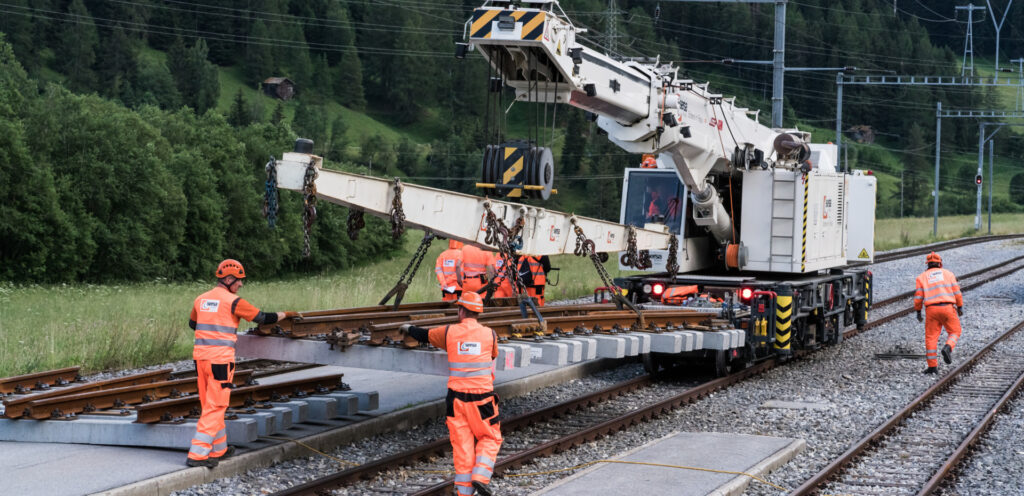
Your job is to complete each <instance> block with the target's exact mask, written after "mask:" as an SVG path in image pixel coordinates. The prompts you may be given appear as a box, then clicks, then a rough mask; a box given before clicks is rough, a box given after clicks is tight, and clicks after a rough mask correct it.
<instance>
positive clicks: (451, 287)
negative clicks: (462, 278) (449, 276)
mask: <svg viewBox="0 0 1024 496" xmlns="http://www.w3.org/2000/svg"><path fill="white" fill-rule="evenodd" d="M455 289H456V288H455V286H448V287H447V288H444V292H445V293H454V292H455Z"/></svg>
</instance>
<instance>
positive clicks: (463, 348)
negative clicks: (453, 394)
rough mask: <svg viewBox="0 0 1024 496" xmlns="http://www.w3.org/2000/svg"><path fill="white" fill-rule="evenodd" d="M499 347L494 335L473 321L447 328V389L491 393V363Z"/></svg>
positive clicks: (492, 377) (492, 367)
mask: <svg viewBox="0 0 1024 496" xmlns="http://www.w3.org/2000/svg"><path fill="white" fill-rule="evenodd" d="M497 346H498V342H497V338H496V336H495V334H494V331H493V330H491V328H489V327H485V326H483V325H481V324H480V323H479V322H477V321H476V319H465V320H463V321H462V322H459V323H458V324H452V325H450V326H448V331H447V333H446V335H445V350H447V352H448V388H449V389H451V390H453V391H462V392H473V393H480V392H487V391H493V390H494V359H493V358H492V356H493V355H494V354H495V353H494V351H495V349H496V347H497Z"/></svg>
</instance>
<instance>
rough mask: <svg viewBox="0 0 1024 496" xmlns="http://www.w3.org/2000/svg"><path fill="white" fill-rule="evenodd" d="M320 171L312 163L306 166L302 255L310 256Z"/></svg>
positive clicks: (303, 188)
mask: <svg viewBox="0 0 1024 496" xmlns="http://www.w3.org/2000/svg"><path fill="white" fill-rule="evenodd" d="M318 175H319V173H318V172H317V170H316V167H314V166H313V164H312V163H310V164H309V165H308V166H307V167H306V174H305V175H304V176H303V178H302V205H303V208H302V238H303V239H302V242H303V247H302V256H304V257H306V258H309V255H310V252H311V250H310V246H309V234H310V231H312V229H313V222H315V221H316V178H317V176H318Z"/></svg>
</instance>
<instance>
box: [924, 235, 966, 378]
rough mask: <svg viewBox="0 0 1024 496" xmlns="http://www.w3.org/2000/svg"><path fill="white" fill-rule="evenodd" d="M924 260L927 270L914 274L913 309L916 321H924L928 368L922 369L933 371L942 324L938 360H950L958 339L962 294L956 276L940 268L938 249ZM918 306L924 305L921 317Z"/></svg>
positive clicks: (926, 372) (931, 372) (937, 361)
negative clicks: (940, 349) (944, 329)
mask: <svg viewBox="0 0 1024 496" xmlns="http://www.w3.org/2000/svg"><path fill="white" fill-rule="evenodd" d="M926 261H927V263H928V270H926V271H924V272H922V273H921V275H919V276H917V289H916V290H915V291H914V309H915V310H917V321H918V322H921V321H924V341H925V354H926V357H927V359H928V368H927V369H925V370H924V373H925V374H936V373H938V371H939V360H938V358H939V357H938V354H937V353H936V348H937V347H938V344H939V335H940V334H942V328H943V327H945V328H946V344H945V346H943V347H942V360H943V361H945V362H946V363H952V362H953V359H952V358H951V355H952V354H953V348H956V342H957V341H958V340H959V339H960V318H959V317H960V316H961V315H963V314H964V310H963V306H964V297H963V295H962V294H961V293H960V284H959V283H958V282H957V281H956V276H954V275H953V273H952V272H950V271H948V270H946V269H943V268H942V257H940V256H939V254H938V253H935V252H931V253H929V254H928V258H927V259H926ZM953 305H956V307H955V308H954V306H953ZM922 308H924V309H925V317H921V309H922Z"/></svg>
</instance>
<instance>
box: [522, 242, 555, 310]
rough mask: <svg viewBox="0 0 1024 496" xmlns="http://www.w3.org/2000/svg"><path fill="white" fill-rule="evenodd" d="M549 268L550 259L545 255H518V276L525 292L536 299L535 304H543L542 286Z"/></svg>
mask: <svg viewBox="0 0 1024 496" xmlns="http://www.w3.org/2000/svg"><path fill="white" fill-rule="evenodd" d="M550 270H551V259H550V258H548V256H547V255H542V256H539V257H534V256H529V255H527V256H522V257H519V277H520V278H522V280H523V285H524V286H526V294H527V295H529V296H532V297H533V298H534V299H536V300H537V306H544V288H545V286H547V283H548V275H547V274H548V271H550Z"/></svg>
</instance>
